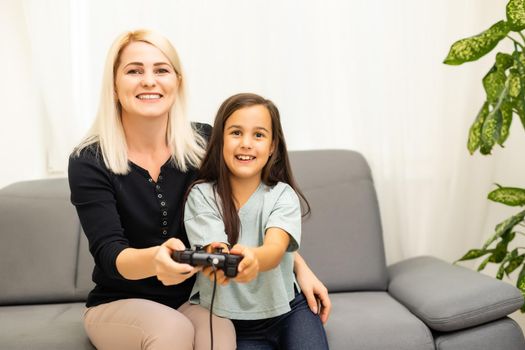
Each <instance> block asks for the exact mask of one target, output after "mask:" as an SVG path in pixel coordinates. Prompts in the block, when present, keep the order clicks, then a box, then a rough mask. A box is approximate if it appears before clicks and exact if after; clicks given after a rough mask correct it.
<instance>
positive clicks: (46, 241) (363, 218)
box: [0, 150, 387, 305]
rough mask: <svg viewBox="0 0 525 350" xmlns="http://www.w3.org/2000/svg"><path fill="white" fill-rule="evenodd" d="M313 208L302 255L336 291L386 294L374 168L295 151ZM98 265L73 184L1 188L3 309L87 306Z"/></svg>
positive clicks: (342, 156)
mask: <svg viewBox="0 0 525 350" xmlns="http://www.w3.org/2000/svg"><path fill="white" fill-rule="evenodd" d="M290 157H291V163H292V168H293V170H294V175H295V177H296V179H297V182H298V183H299V186H300V187H301V190H302V191H303V192H304V194H305V195H306V197H307V199H308V201H309V202H310V205H311V208H312V214H311V215H310V217H309V218H307V219H306V220H305V221H304V223H303V236H302V242H301V248H300V252H301V254H302V255H303V256H304V257H305V259H306V261H307V263H308V265H309V266H310V267H311V268H312V270H314V272H315V273H316V274H317V275H318V277H319V278H320V279H321V280H322V281H323V282H324V283H325V284H326V286H327V287H328V289H329V290H330V291H331V292H340V291H353V290H385V289H386V285H387V273H386V265H385V256H384V248H383V240H382V233H381V224H380V218H379V209H378V205H377V200H376V194H375V190H374V185H373V182H372V178H371V175H370V169H369V167H368V165H367V163H366V161H365V160H364V158H363V157H362V156H361V155H360V154H358V153H356V152H352V151H334V150H323V151H295V152H291V154H290ZM92 270H93V259H92V257H91V255H90V253H89V251H88V244H87V240H86V237H85V235H84V233H83V232H82V229H81V227H80V224H79V220H78V217H77V214H76V211H75V208H74V207H73V205H72V204H71V203H70V192H69V186H68V184H67V179H47V180H36V181H25V182H18V183H15V184H12V185H10V186H7V187H5V188H3V189H1V190H0V305H8V304H29V303H46V302H66V301H81V300H85V298H86V297H87V293H88V292H89V291H90V290H91V289H92V287H93V283H92V282H91V272H92Z"/></svg>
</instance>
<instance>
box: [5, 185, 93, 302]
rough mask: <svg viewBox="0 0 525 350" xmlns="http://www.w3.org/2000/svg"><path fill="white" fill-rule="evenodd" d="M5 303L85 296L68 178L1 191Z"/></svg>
mask: <svg viewBox="0 0 525 350" xmlns="http://www.w3.org/2000/svg"><path fill="white" fill-rule="evenodd" d="M0 222H2V232H1V234H2V244H1V245H0V256H1V257H2V266H3V267H2V269H0V281H2V283H0V304H14V303H17V304H24V303H39V302H65V301H76V300H81V299H83V298H85V295H79V294H78V292H77V289H76V286H75V279H76V275H77V263H78V259H77V257H78V250H79V242H80V224H79V221H78V218H77V214H76V212H75V209H74V207H73V206H72V205H71V203H70V201H69V187H68V185H67V180H66V179H50V180H46V181H45V182H44V181H25V182H19V183H16V184H13V185H10V186H8V187H5V188H3V189H2V190H0Z"/></svg>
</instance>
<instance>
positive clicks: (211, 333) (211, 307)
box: [208, 258, 217, 350]
mask: <svg viewBox="0 0 525 350" xmlns="http://www.w3.org/2000/svg"><path fill="white" fill-rule="evenodd" d="M208 259H209V258H208ZM211 268H212V269H213V292H212V294H211V305H210V338H211V350H213V322H212V320H213V301H214V300H215V290H216V289H217V267H215V264H214V263H213V262H211Z"/></svg>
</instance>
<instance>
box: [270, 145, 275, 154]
mask: <svg viewBox="0 0 525 350" xmlns="http://www.w3.org/2000/svg"><path fill="white" fill-rule="evenodd" d="M273 151H275V141H274V142H272V146H271V147H270V157H271V156H272V154H273Z"/></svg>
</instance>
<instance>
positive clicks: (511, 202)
mask: <svg viewBox="0 0 525 350" xmlns="http://www.w3.org/2000/svg"><path fill="white" fill-rule="evenodd" d="M488 199H490V200H491V201H493V202H498V203H502V204H505V205H508V206H512V207H517V206H523V205H525V189H523V188H516V187H503V188H498V189H495V190H494V191H492V192H490V193H489V195H488Z"/></svg>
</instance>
